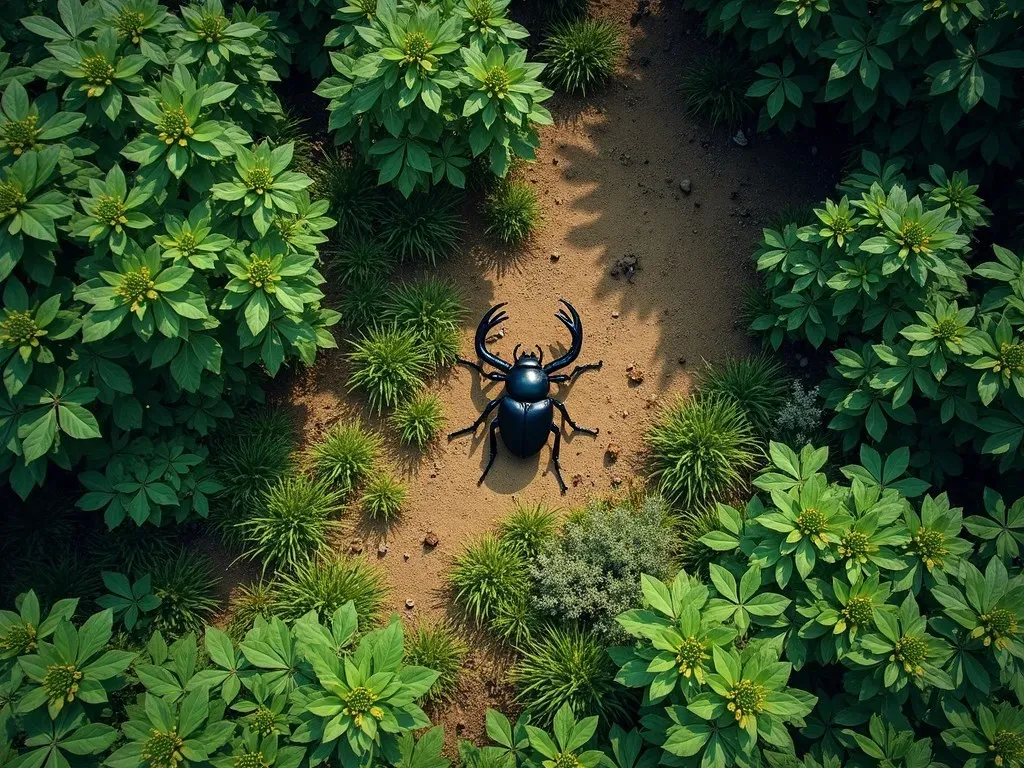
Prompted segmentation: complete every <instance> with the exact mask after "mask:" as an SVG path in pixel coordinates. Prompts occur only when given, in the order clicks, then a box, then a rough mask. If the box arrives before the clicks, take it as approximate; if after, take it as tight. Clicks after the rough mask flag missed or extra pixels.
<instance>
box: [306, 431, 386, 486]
mask: <svg viewBox="0 0 1024 768" xmlns="http://www.w3.org/2000/svg"><path fill="white" fill-rule="evenodd" d="M309 457H310V460H311V461H312V463H313V467H314V469H315V471H316V473H317V474H318V475H319V476H321V477H323V478H324V479H326V480H328V481H330V482H331V483H334V484H335V485H337V486H338V487H339V488H340V489H341V490H342V491H344V492H346V493H347V492H349V491H351V490H352V489H353V488H357V487H359V485H360V483H362V482H363V480H364V479H365V478H366V477H367V476H369V474H370V472H372V471H373V468H374V466H376V464H377V459H378V458H379V457H380V438H379V437H377V435H375V434H374V433H372V432H368V431H367V430H366V429H364V428H363V425H362V424H361V423H360V422H359V421H354V422H348V421H338V422H336V423H335V424H334V426H333V427H331V428H330V429H329V430H328V431H327V434H326V435H324V436H323V437H322V438H321V439H320V440H318V441H317V442H315V443H313V445H312V446H311V447H310V449H309Z"/></svg>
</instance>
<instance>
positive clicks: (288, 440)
mask: <svg viewBox="0 0 1024 768" xmlns="http://www.w3.org/2000/svg"><path fill="white" fill-rule="evenodd" d="M295 448H296V439H295V427H294V426H293V425H292V423H291V421H290V420H289V418H288V416H287V415H286V414H285V413H284V412H283V411H280V410H269V409H268V410H258V411H254V412H252V413H250V414H247V415H245V416H242V417H241V418H239V419H237V420H236V421H235V422H233V423H232V425H231V426H230V427H229V428H227V429H225V430H224V432H223V433H221V434H219V435H218V436H217V438H216V439H215V443H214V450H213V451H212V453H211V456H212V460H213V465H214V467H215V468H216V471H217V478H218V480H219V481H220V482H221V484H222V485H223V486H224V489H223V490H222V491H221V492H220V494H218V496H217V498H216V501H215V514H214V524H215V526H216V527H217V528H218V530H219V531H220V533H221V534H222V535H223V536H224V537H225V539H226V540H228V541H231V542H237V540H238V532H239V531H238V528H237V527H236V524H237V523H238V521H240V520H243V519H245V517H246V516H247V515H248V514H249V513H250V512H251V511H252V510H253V508H254V507H255V505H256V504H258V503H259V500H260V498H261V496H262V494H263V493H264V492H266V491H267V490H268V489H269V488H271V487H272V486H273V485H274V484H275V483H277V482H279V481H280V480H281V479H282V478H284V477H287V476H288V475H290V474H292V473H293V472H294V471H295V469H296V458H295Z"/></svg>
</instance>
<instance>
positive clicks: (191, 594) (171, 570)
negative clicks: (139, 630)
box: [149, 549, 219, 638]
mask: <svg viewBox="0 0 1024 768" xmlns="http://www.w3.org/2000/svg"><path fill="white" fill-rule="evenodd" d="M218 581H219V579H218V578H217V577H216V576H215V575H214V568H213V561H212V560H210V558H209V557H208V556H206V555H204V554H203V553H202V552H197V551H195V550H188V549H185V550H182V551H181V552H179V553H178V554H177V555H173V556H164V557H161V558H160V559H159V560H158V561H157V562H156V563H154V565H153V594H154V595H156V596H157V597H159V598H160V605H159V606H157V607H156V608H155V609H154V610H153V611H152V613H150V614H149V615H150V616H152V617H153V626H154V628H155V629H158V630H160V631H161V632H162V633H163V634H164V635H165V636H167V637H168V638H177V637H181V636H182V635H184V634H187V633H189V632H195V633H196V634H197V635H199V636H201V635H202V632H203V625H204V624H205V623H206V621H207V619H209V618H210V616H211V615H212V614H213V612H214V611H216V610H217V607H218V603H217V592H216V590H217V582H218Z"/></svg>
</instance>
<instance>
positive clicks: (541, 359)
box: [535, 344, 544, 363]
mask: <svg viewBox="0 0 1024 768" xmlns="http://www.w3.org/2000/svg"><path fill="white" fill-rule="evenodd" d="M535 348H536V350H537V362H538V363H543V362H544V350H543V349H541V348H540V344H537V345H535Z"/></svg>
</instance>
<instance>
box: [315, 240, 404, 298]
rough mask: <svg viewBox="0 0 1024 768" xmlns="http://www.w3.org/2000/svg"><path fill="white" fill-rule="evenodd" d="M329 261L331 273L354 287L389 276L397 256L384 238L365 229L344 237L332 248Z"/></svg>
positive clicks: (327, 259)
mask: <svg viewBox="0 0 1024 768" xmlns="http://www.w3.org/2000/svg"><path fill="white" fill-rule="evenodd" d="M326 261H327V269H328V271H329V273H330V275H331V276H332V277H335V278H337V279H338V280H340V281H341V282H343V283H344V284H345V285H347V286H350V287H355V286H357V285H360V284H365V283H366V282H367V281H371V280H375V279H381V278H386V277H387V276H388V275H390V274H391V272H392V271H393V270H394V268H395V260H394V256H393V255H392V253H391V251H390V250H388V248H387V246H386V245H385V244H384V240H383V239H382V238H380V237H375V236H373V235H366V234H363V233H359V234H356V235H353V236H350V237H348V238H346V239H344V240H341V241H340V242H339V243H338V244H337V245H336V246H335V247H333V248H331V249H329V250H328V252H327V258H326Z"/></svg>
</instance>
